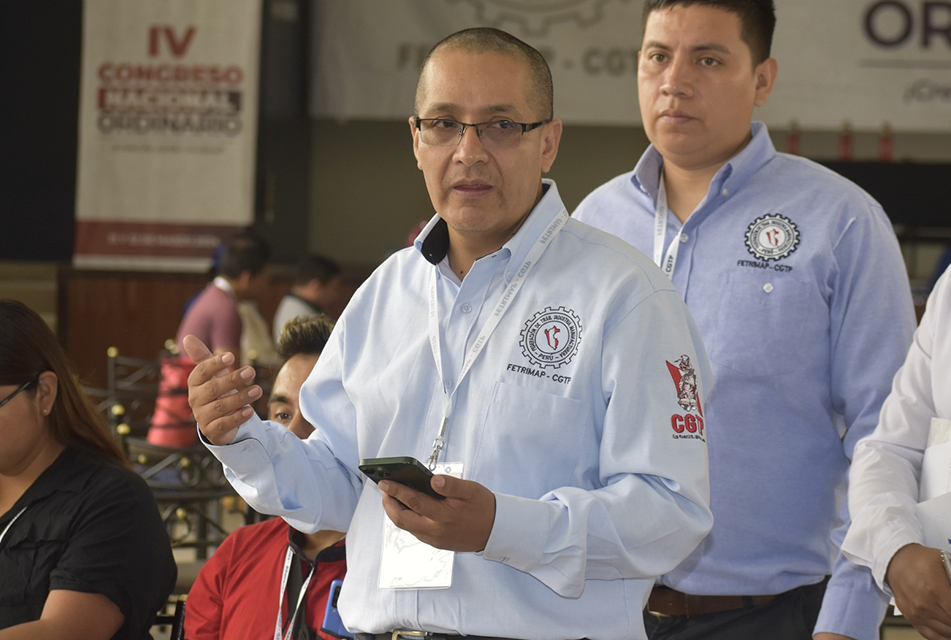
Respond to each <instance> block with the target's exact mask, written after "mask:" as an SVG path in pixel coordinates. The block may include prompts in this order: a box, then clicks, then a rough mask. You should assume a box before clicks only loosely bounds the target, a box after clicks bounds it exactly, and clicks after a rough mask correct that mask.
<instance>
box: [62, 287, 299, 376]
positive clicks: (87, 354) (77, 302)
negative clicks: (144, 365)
mask: <svg viewBox="0 0 951 640" xmlns="http://www.w3.org/2000/svg"><path fill="white" fill-rule="evenodd" d="M206 284H207V278H206V277H205V276H204V275H203V274H174V273H137V272H136V273H120V272H100V271H76V270H71V269H68V270H66V271H64V273H63V275H62V278H61V285H60V294H61V298H60V300H61V303H60V336H61V338H62V339H63V344H64V346H65V348H66V352H67V353H68V354H69V357H70V358H71V359H72V361H73V363H74V364H75V365H76V368H77V369H78V370H79V374H80V376H81V377H82V379H83V382H84V384H87V385H89V386H93V387H100V388H101V387H104V386H105V384H106V350H107V349H108V348H109V347H117V348H118V349H119V352H120V353H122V354H123V355H127V356H134V357H137V358H152V357H155V356H156V355H157V354H158V353H159V351H161V349H162V347H163V345H164V344H165V341H166V340H167V339H169V338H174V337H175V333H176V331H177V330H178V325H179V323H180V322H181V319H182V310H183V309H184V307H185V304H186V303H187V302H188V300H189V299H190V298H191V297H192V296H193V295H195V294H196V293H198V292H199V291H201V290H202V288H204V286H205V285H206ZM288 288H289V284H288V283H287V282H286V281H284V280H282V279H277V278H276V279H275V280H274V281H273V283H272V285H271V287H270V289H269V291H268V292H267V294H266V295H265V297H264V299H262V300H260V301H259V302H258V308H259V309H260V310H261V315H263V316H264V318H265V319H267V320H268V321H270V319H271V318H273V317H274V311H275V310H276V309H277V304H278V302H279V301H280V299H281V298H282V297H283V296H284V294H285V293H286V292H287V290H288Z"/></svg>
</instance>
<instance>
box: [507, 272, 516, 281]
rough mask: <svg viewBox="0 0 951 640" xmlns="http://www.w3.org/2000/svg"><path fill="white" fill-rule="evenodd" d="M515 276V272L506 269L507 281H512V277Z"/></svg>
mask: <svg viewBox="0 0 951 640" xmlns="http://www.w3.org/2000/svg"><path fill="white" fill-rule="evenodd" d="M514 277H515V274H514V273H512V272H511V271H506V272H505V281H506V282H511V281H512V278H514Z"/></svg>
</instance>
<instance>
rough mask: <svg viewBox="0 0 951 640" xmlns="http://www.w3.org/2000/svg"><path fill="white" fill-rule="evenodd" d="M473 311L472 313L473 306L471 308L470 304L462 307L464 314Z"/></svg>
mask: <svg viewBox="0 0 951 640" xmlns="http://www.w3.org/2000/svg"><path fill="white" fill-rule="evenodd" d="M471 311H472V307H471V306H469V305H468V304H464V305H462V312H463V313H470V312H471Z"/></svg>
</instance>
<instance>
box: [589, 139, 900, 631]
mask: <svg viewBox="0 0 951 640" xmlns="http://www.w3.org/2000/svg"><path fill="white" fill-rule="evenodd" d="M752 132H753V138H752V140H751V142H750V143H749V144H748V145H747V146H746V148H744V149H743V150H742V151H741V152H740V153H739V154H737V155H736V156H735V157H734V158H732V159H731V160H729V161H728V162H727V163H726V164H725V165H723V167H721V168H720V170H719V171H718V172H717V173H716V175H715V176H714V178H713V180H712V181H711V183H710V188H709V191H708V192H707V195H706V197H705V199H704V200H703V201H702V202H701V203H700V205H699V206H698V207H697V209H696V210H695V211H694V212H693V213H692V214H691V215H690V217H689V218H688V219H687V221H686V223H683V224H681V222H680V220H679V219H678V218H677V217H676V216H675V215H670V216H669V217H668V220H667V229H666V237H665V238H664V244H663V247H664V250H665V252H666V249H667V247H668V245H669V244H670V243H671V242H672V241H673V240H674V238H675V237H676V236H677V234H678V233H681V232H682V235H681V238H680V243H681V244H680V248H679V251H678V254H677V262H676V267H675V270H674V272H673V276H672V279H673V283H674V285H676V287H677V290H678V291H680V293H681V295H682V296H683V297H684V299H685V300H686V302H687V306H688V307H690V310H691V312H692V313H693V315H694V317H695V318H696V319H697V324H698V325H699V326H700V332H701V335H702V336H703V339H704V343H705V344H706V346H707V350H708V352H709V354H710V360H711V362H712V364H713V371H714V374H715V377H716V385H715V387H714V389H713V391H712V393H711V396H710V399H709V402H708V410H709V411H708V413H709V416H710V420H711V422H712V423H713V424H715V425H716V428H717V435H718V436H719V437H717V438H714V439H712V440H711V443H710V482H711V488H712V494H711V505H712V508H713V513H714V516H715V518H716V523H715V525H714V527H713V531H712V532H711V534H710V536H708V537H707V539H706V540H704V542H703V543H702V544H701V545H700V546H699V547H698V549H697V550H696V551H695V552H694V553H693V554H692V555H691V556H690V557H689V558H688V559H687V561H686V562H684V563H683V564H682V565H681V566H680V567H678V568H677V569H675V570H674V571H671V572H669V573H668V574H666V575H665V576H664V577H663V580H662V581H663V583H664V584H666V585H668V586H671V587H673V588H675V589H678V590H680V591H684V592H686V593H691V594H724V595H726V594H730V595H756V594H775V593H782V592H784V591H787V590H789V589H793V588H795V587H799V586H803V585H807V584H812V583H816V582H819V581H820V580H822V579H823V577H824V576H826V575H829V574H830V573H833V566H834V567H835V569H834V575H833V577H832V580H831V581H830V583H829V585H828V589H827V591H826V596H825V600H824V602H823V608H822V612H821V614H820V617H819V622H818V624H817V626H816V631H817V632H819V631H828V632H835V633H841V634H843V635H847V636H851V637H853V638H858V639H860V640H865V639H869V640H871V639H873V638H878V625H879V623H880V622H881V619H882V616H883V615H884V608H885V604H886V602H885V599H884V596H883V595H882V594H881V593H880V592H879V590H878V589H877V588H876V587H875V585H874V582H873V580H872V577H871V575H870V574H869V572H868V571H867V570H865V569H860V568H858V567H856V566H854V565H851V564H849V563H848V562H847V561H845V560H844V558H842V557H841V555H840V554H839V553H838V551H839V545H840V544H841V541H842V538H843V536H844V535H845V530H846V527H845V526H839V527H838V528H837V525H839V524H840V522H841V520H839V518H845V519H847V518H848V513H847V508H846V505H845V504H844V500H843V498H844V495H845V483H846V477H847V471H848V466H849V459H850V458H851V456H852V449H853V447H854V446H855V443H856V441H858V439H859V438H861V437H862V436H864V435H866V434H868V433H869V432H870V431H871V430H872V429H873V428H874V427H875V424H876V422H877V419H878V412H879V409H880V407H881V405H882V401H883V400H884V399H885V396H886V395H887V394H888V390H889V383H890V381H891V379H892V376H893V375H894V374H895V371H896V370H897V369H898V367H899V365H901V362H902V360H903V359H904V355H905V352H906V351H907V349H908V345H909V343H910V341H911V335H912V332H913V331H914V328H915V316H914V310H913V306H912V300H911V292H910V289H909V284H908V277H907V275H906V273H905V267H904V263H903V261H902V257H901V253H900V251H899V247H898V242H897V240H896V238H895V234H894V232H893V231H892V227H891V224H890V223H889V221H888V218H887V217H886V216H885V213H884V212H883V211H882V208H881V206H879V204H878V203H877V202H875V201H874V200H873V199H872V198H871V197H870V196H869V195H868V194H867V193H865V192H864V191H862V190H861V189H860V188H859V187H857V186H856V185H855V184H853V183H851V182H849V181H848V180H846V179H845V178H843V177H841V176H839V175H837V174H835V173H833V172H832V171H829V170H828V169H825V168H824V167H821V166H819V165H817V164H815V163H813V162H810V161H809V160H805V159H803V158H798V157H794V156H789V155H786V154H780V153H777V152H776V150H775V148H774V147H773V144H772V142H771V141H770V139H769V135H768V132H767V131H766V127H765V125H763V124H762V123H754V124H753V127H752ZM662 165H663V158H662V157H661V156H660V154H659V153H658V152H657V150H656V149H654V147H653V146H651V147H650V148H649V149H648V150H647V151H646V152H645V153H644V155H643V156H642V157H641V159H640V162H638V164H637V166H636V167H635V169H634V171H632V172H629V173H626V174H623V175H621V176H618V177H616V178H614V179H613V180H611V181H609V182H607V183H606V184H604V185H602V186H601V187H599V188H598V189H597V190H595V191H594V192H593V193H591V194H590V195H589V196H588V197H587V198H586V199H585V200H584V201H583V202H582V203H581V205H580V206H579V207H578V210H577V211H576V212H575V213H574V217H575V218H576V219H578V220H581V221H583V222H587V223H589V224H593V225H595V226H597V227H599V228H601V229H604V230H605V231H608V232H610V233H613V234H615V235H617V236H619V237H621V238H623V239H624V240H627V241H628V242H630V243H631V244H633V245H634V246H635V247H637V248H639V249H640V250H641V251H645V252H652V251H653V241H654V220H655V207H656V204H657V193H658V187H659V180H660V171H661V167H662Z"/></svg>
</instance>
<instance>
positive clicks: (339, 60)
mask: <svg viewBox="0 0 951 640" xmlns="http://www.w3.org/2000/svg"><path fill="white" fill-rule="evenodd" d="M312 6H313V11H312V16H313V37H312V39H311V41H312V42H313V43H314V46H313V47H312V51H313V56H314V58H313V63H314V64H313V68H314V70H315V72H314V77H313V78H312V80H313V83H312V87H311V113H312V114H313V115H315V116H318V117H330V118H344V119H349V118H369V119H392V118H399V119H403V118H406V117H408V116H409V115H411V114H412V111H413V93H414V90H415V82H416V74H417V71H418V67H419V63H420V61H421V59H422V57H423V56H424V55H425V54H426V52H427V51H428V50H429V49H430V47H432V45H434V44H435V43H436V42H438V41H439V40H441V39H442V38H443V37H445V36H447V35H449V34H450V33H452V32H454V31H458V30H459V29H464V28H467V27H473V26H496V27H499V28H501V29H504V30H506V31H508V32H510V33H512V34H513V35H515V36H517V37H519V38H521V39H523V40H525V41H526V42H528V43H529V44H531V45H532V46H534V47H536V48H537V49H538V50H540V51H541V52H542V53H543V54H545V56H546V58H547V59H548V61H549V64H550V65H551V67H552V74H553V76H554V82H555V113H556V115H557V116H558V117H560V118H562V119H564V120H565V121H566V122H568V123H579V124H607V125H633V124H638V123H639V122H640V114H639V112H638V108H637V95H636V82H637V74H636V71H637V50H638V48H639V45H640V40H641V19H640V12H641V8H642V6H643V5H642V2H641V0H319V1H315V2H313V5H312ZM776 11H777V26H776V34H775V37H774V41H773V52H772V53H773V57H775V58H776V59H777V60H778V61H779V77H778V80H777V84H776V88H775V90H774V92H773V95H772V97H771V98H770V100H769V103H768V104H767V105H766V106H765V107H764V108H762V109H760V110H759V111H758V112H757V113H756V117H757V119H762V120H765V121H766V122H767V123H768V124H771V125H774V126H778V127H787V126H788V125H789V124H790V123H791V122H792V121H793V120H795V121H797V122H798V125H799V126H800V127H801V128H803V129H815V130H823V129H827V130H830V129H831V130H838V129H841V128H842V127H843V123H844V122H845V121H849V122H850V124H851V126H852V128H853V129H865V130H880V129H881V128H882V126H883V124H884V123H886V122H887V123H889V125H890V126H891V128H892V130H894V131H902V132H937V131H942V132H948V131H951V0H776Z"/></svg>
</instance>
